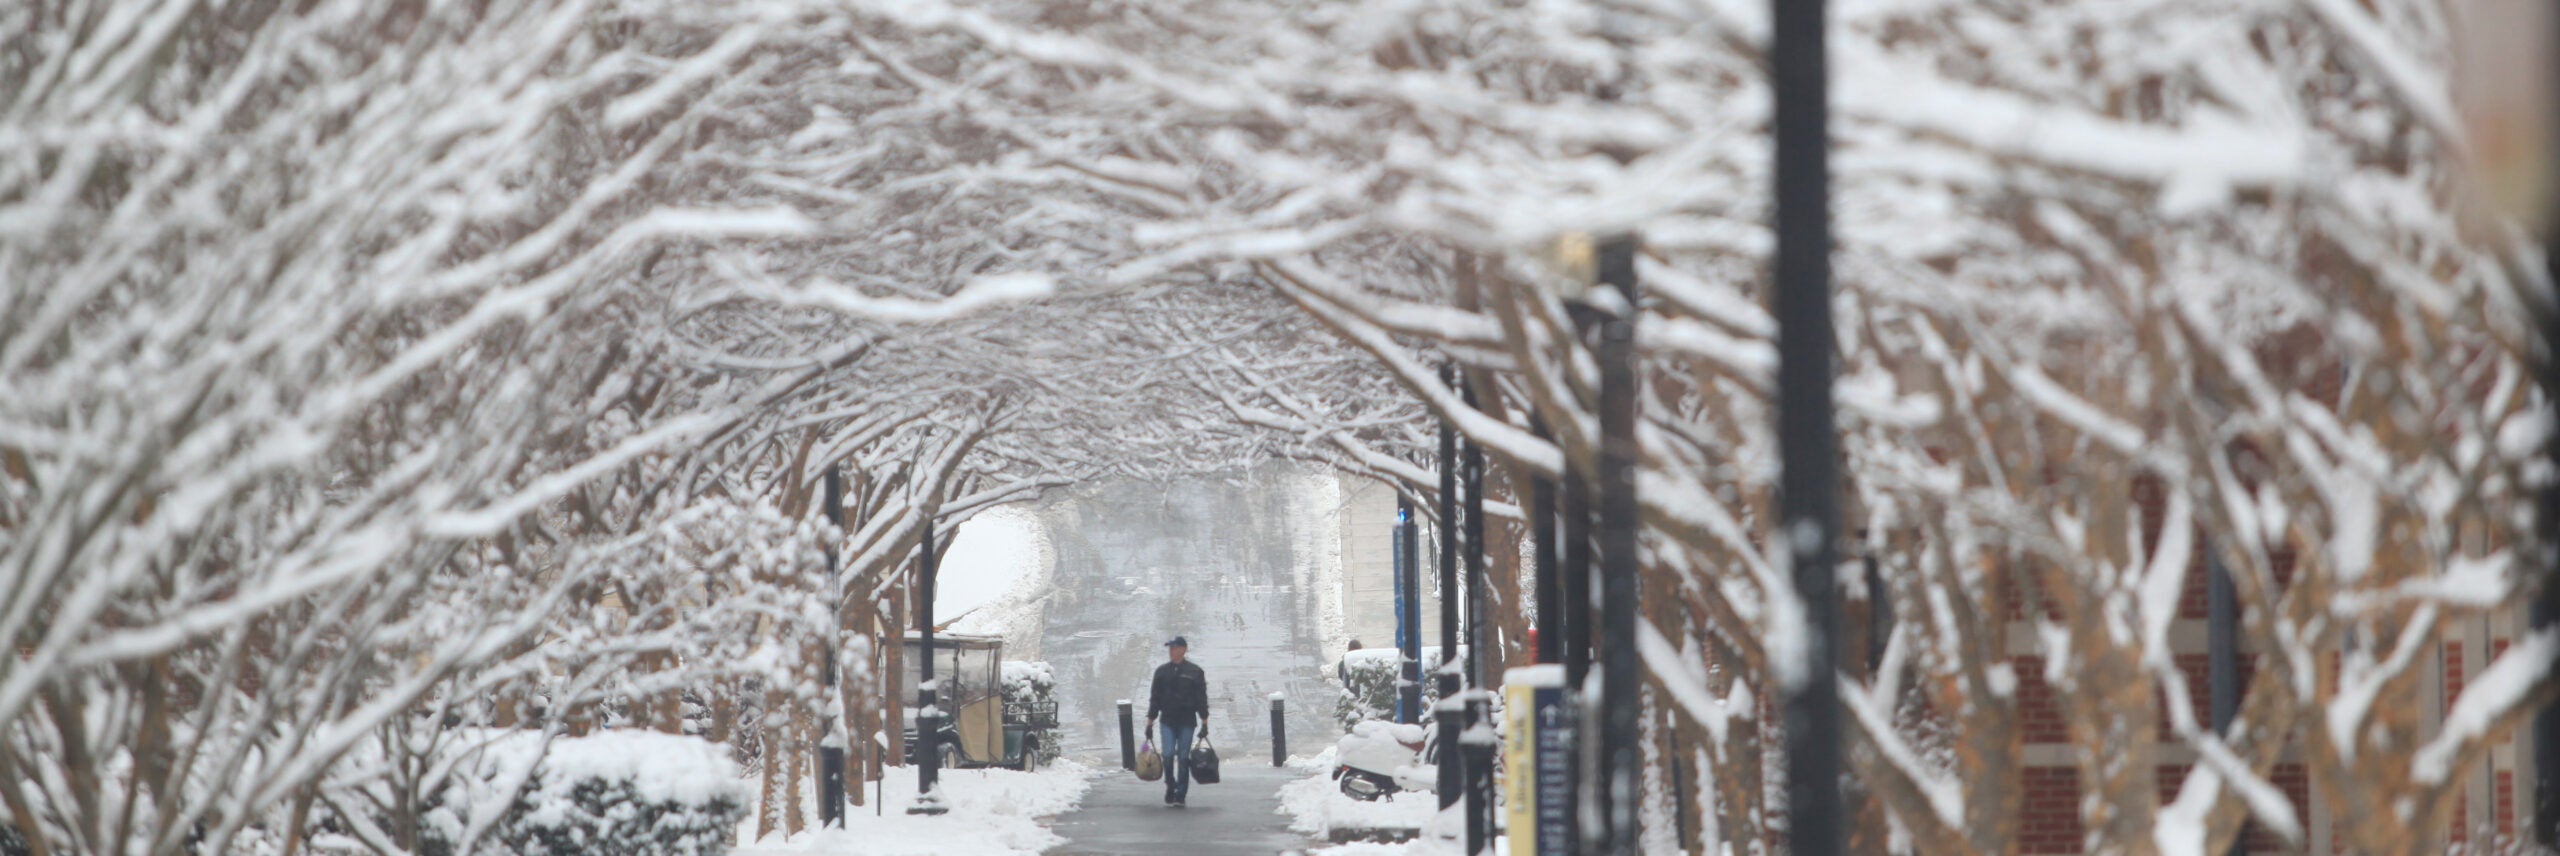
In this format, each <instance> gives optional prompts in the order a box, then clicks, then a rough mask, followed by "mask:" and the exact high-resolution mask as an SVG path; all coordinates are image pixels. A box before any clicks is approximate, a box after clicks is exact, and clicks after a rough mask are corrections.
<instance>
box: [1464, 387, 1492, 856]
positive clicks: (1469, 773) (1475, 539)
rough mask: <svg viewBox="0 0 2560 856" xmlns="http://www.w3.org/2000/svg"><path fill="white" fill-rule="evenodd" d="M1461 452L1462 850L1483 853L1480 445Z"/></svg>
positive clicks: (1487, 825) (1485, 648)
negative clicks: (1464, 593) (1463, 645)
mask: <svg viewBox="0 0 2560 856" xmlns="http://www.w3.org/2000/svg"><path fill="white" fill-rule="evenodd" d="M1458 392H1459V397H1460V399H1461V400H1463V401H1465V402H1466V405H1467V408H1468V409H1470V410H1473V409H1475V408H1476V391H1475V386H1474V385H1473V384H1468V383H1465V382H1464V381H1463V380H1461V381H1460V383H1459V388H1458ZM1462 450H1463V454H1464V456H1465V458H1464V461H1463V462H1462V463H1461V464H1460V465H1459V466H1460V467H1461V468H1462V473H1463V475H1464V476H1465V478H1466V496H1467V510H1466V518H1467V548H1466V560H1467V689H1468V691H1469V692H1468V693H1467V705H1466V710H1467V731H1466V735H1467V736H1466V738H1465V739H1461V740H1460V741H1459V743H1460V745H1461V746H1462V747H1464V748H1465V750H1466V756H1467V768H1466V784H1467V794H1466V803H1467V852H1468V853H1470V854H1474V853H1483V852H1486V851H1485V849H1484V848H1485V847H1486V846H1487V845H1488V842H1489V841H1491V839H1492V835H1493V793H1492V791H1493V747H1492V745H1490V744H1486V745H1482V746H1479V745H1477V744H1478V743H1479V742H1481V741H1479V740H1478V739H1476V738H1478V737H1481V736H1482V735H1480V734H1478V733H1477V731H1478V729H1480V728H1481V729H1490V727H1491V726H1490V725H1488V724H1487V723H1486V720H1488V719H1490V718H1492V716H1493V707H1492V705H1491V704H1489V703H1487V697H1486V693H1485V687H1486V686H1487V685H1488V684H1489V683H1491V682H1489V681H1487V680H1485V669H1486V665H1485V664H1486V663H1487V662H1488V661H1489V660H1490V659H1491V658H1492V657H1493V634H1492V633H1491V632H1490V631H1489V630H1488V629H1487V628H1486V627H1485V620H1484V616H1485V613H1486V612H1487V611H1488V610H1487V605H1486V603H1485V597H1486V593H1485V589H1486V587H1487V586H1488V585H1490V584H1491V581H1490V580H1487V579H1485V570H1484V448H1483V447H1482V446H1478V445H1476V441H1475V440H1474V439H1473V438H1467V439H1466V440H1465V445H1464V446H1463V447H1462Z"/></svg>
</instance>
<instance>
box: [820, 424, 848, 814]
mask: <svg viewBox="0 0 2560 856" xmlns="http://www.w3.org/2000/svg"><path fill="white" fill-rule="evenodd" d="M820 507H821V508H823V509H824V513H825V514H826V516H827V526H828V527H829V529H830V533H831V534H829V535H828V536H827V591H828V592H829V593H830V596H829V598H828V600H827V608H828V609H829V610H830V611H831V612H832V613H834V614H833V615H830V616H829V617H830V618H831V619H835V620H830V621H829V622H828V629H829V631H831V632H830V634H829V635H828V637H827V641H826V644H825V646H824V647H825V649H826V660H825V662H823V663H822V664H821V665H820V667H819V678H820V683H821V684H822V685H823V686H825V687H826V693H827V703H826V705H825V709H826V711H827V736H826V739H824V740H820V741H818V825H819V826H834V827H842V826H844V804H845V790H844V787H845V781H844V748H845V746H846V741H845V723H844V694H843V693H842V692H841V691H839V690H838V689H837V688H836V680H837V679H836V668H837V667H836V656H837V651H836V647H837V646H836V640H837V639H839V638H841V637H842V635H843V628H842V627H838V626H836V620H841V619H842V617H843V609H842V607H841V602H840V601H839V600H838V597H840V596H841V595H842V594H843V589H842V588H841V586H840V583H841V581H840V580H838V579H836V573H837V571H838V569H837V567H836V537H837V536H836V535H835V534H832V530H833V528H834V527H839V526H842V525H844V473H843V472H842V471H841V470H839V469H838V468H836V467H834V466H829V467H827V479H826V499H825V502H824V503H823V504H822V505H821V506H820Z"/></svg>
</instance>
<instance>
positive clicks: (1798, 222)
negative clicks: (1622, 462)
mask: <svg viewBox="0 0 2560 856" xmlns="http://www.w3.org/2000/svg"><path fill="white" fill-rule="evenodd" d="M1769 5H1770V15H1771V17H1770V48H1769V68H1770V89H1771V98H1772V100H1773V101H1774V109H1775V113H1774V114H1773V121H1772V123H1771V124H1772V127H1773V128H1774V130H1775V132H1776V140H1775V148H1776V150H1777V164H1776V170H1775V174H1774V176H1775V183H1776V191H1777V200H1776V203H1777V204H1776V213H1777V218H1776V231H1777V239H1778V249H1777V258H1776V263H1775V264H1774V266H1773V270H1772V280H1773V281H1774V285H1775V288H1774V291H1775V292H1776V295H1775V298H1774V300H1773V302H1774V303H1775V304H1776V311H1775V312H1774V313H1773V314H1774V315H1776V317H1777V322H1778V391H1779V398H1778V450H1779V460H1780V466H1781V469H1782V470H1783V475H1782V477H1781V480H1780V482H1779V503H1780V505H1779V515H1778V520H1779V533H1780V537H1782V538H1784V539H1785V541H1784V543H1785V544H1786V545H1787V547H1788V553H1789V556H1790V563H1791V564H1790V567H1791V568H1792V569H1793V572H1794V574H1795V588H1796V596H1797V597H1799V598H1801V599H1802V600H1803V601H1804V611H1805V619H1806V621H1805V624H1806V626H1805V628H1804V635H1805V639H1804V644H1803V648H1802V650H1803V653H1804V659H1802V660H1801V661H1799V662H1795V663H1780V664H1774V665H1775V668H1774V671H1775V672H1776V673H1777V676H1778V678H1779V685H1780V690H1781V691H1782V692H1783V693H1784V694H1785V696H1786V728H1787V806H1788V812H1789V817H1790V820H1789V822H1788V825H1787V830H1788V835H1789V836H1790V837H1791V841H1790V843H1791V844H1793V845H1794V847H1793V849H1794V851H1795V852H1797V853H1800V854H1807V856H1827V854H1832V853H1838V852H1840V851H1841V847H1842V845H1843V835H1842V826H1843V825H1844V821H1845V820H1846V819H1847V818H1846V817H1845V816H1844V815H1843V814H1842V812H1841V798H1840V767H1841V765H1840V754H1841V753H1840V697H1839V685H1838V683H1837V678H1836V677H1835V674H1836V671H1837V669H1836V667H1835V665H1834V663H1833V660H1834V657H1835V656H1836V652H1835V651H1834V650H1833V645H1834V644H1835V643H1834V640H1835V639H1837V638H1838V628H1839V611H1840V599H1839V591H1838V585H1837V577H1836V573H1837V572H1836V571H1835V570H1834V569H1833V565H1834V564H1835V563H1836V559H1835V554H1834V551H1835V549H1836V545H1835V544H1834V542H1835V541H1837V540H1838V537H1839V531H1840V512H1839V508H1838V492H1839V466H1840V461H1839V456H1840V451H1839V438H1838V435H1837V433H1836V428H1835V425H1834V422H1833V414H1832V411H1831V372H1832V369H1831V348H1832V332H1831V214H1830V204H1831V203H1830V187H1829V185H1830V180H1831V179H1830V160H1829V146H1830V139H1831V138H1830V132H1829V130H1828V128H1827V127H1826V126H1827V124H1828V122H1829V117H1828V115H1827V110H1828V107H1827V105H1826V103H1825V101H1824V99H1825V98H1826V97H1827V96H1826V92H1827V91H1828V84H1827V82H1826V81H1825V75H1826V72H1825V70H1824V67H1823V65H1824V60H1823V50H1824V47H1823V34H1822V27H1823V17H1824V16H1823V3H1822V0H1770V4H1769Z"/></svg>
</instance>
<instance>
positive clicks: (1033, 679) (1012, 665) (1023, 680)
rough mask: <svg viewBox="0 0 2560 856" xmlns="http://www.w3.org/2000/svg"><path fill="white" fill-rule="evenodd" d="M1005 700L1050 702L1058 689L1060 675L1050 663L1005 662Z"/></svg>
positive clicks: (1029, 661)
mask: <svg viewBox="0 0 2560 856" xmlns="http://www.w3.org/2000/svg"><path fill="white" fill-rule="evenodd" d="M1003 680H1004V700H1005V701H1008V702H1016V701H1049V700H1050V699H1051V692H1052V691H1054V690H1056V689H1057V688H1058V673H1057V672H1056V671H1055V670H1052V669H1050V668H1049V664H1048V663H1044V662H1039V661H1033V660H1006V661H1004V679H1003Z"/></svg>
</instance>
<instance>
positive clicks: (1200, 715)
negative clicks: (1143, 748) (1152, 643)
mask: <svg viewBox="0 0 2560 856" xmlns="http://www.w3.org/2000/svg"><path fill="white" fill-rule="evenodd" d="M1164 651H1165V662H1164V665H1161V666H1157V667H1156V677H1155V682H1154V684H1153V685H1152V686H1150V687H1148V689H1147V727H1148V728H1150V729H1154V728H1159V727H1161V728H1162V729H1163V730H1162V732H1161V734H1160V736H1161V738H1162V740H1163V741H1164V742H1163V744H1162V746H1163V751H1164V804H1165V805H1169V806H1173V807H1174V808H1181V807H1182V806H1183V801H1184V800H1185V799H1187V798H1189V797H1190V795H1191V740H1192V738H1193V737H1195V736H1198V735H1202V734H1207V733H1209V676H1208V674H1207V673H1205V672H1202V671H1200V665H1199V664H1197V663H1193V662H1190V661H1188V660H1185V659H1184V657H1186V656H1187V655H1189V654H1190V653H1191V643H1190V642H1189V641H1187V640H1185V639H1183V638H1182V637H1180V636H1176V637H1173V638H1172V639H1171V640H1168V641H1166V642H1165V643H1164ZM1159 717H1161V718H1162V719H1163V723H1162V725H1161V726H1159V725H1158V723H1157V719H1158V718H1159Z"/></svg>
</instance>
